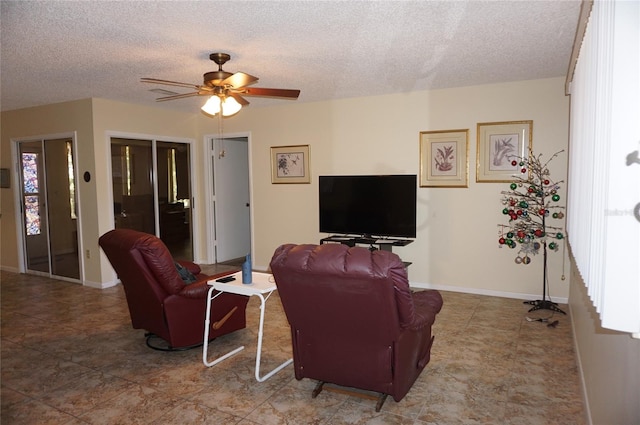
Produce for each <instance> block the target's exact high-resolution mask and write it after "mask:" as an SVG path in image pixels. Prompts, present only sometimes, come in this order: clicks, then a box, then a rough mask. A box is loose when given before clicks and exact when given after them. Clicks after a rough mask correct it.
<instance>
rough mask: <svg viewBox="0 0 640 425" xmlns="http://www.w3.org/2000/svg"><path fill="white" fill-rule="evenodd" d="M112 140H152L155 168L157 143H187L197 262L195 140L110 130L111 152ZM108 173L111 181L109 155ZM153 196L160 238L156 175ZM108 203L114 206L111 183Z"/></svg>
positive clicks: (108, 145) (192, 226) (198, 215)
mask: <svg viewBox="0 0 640 425" xmlns="http://www.w3.org/2000/svg"><path fill="white" fill-rule="evenodd" d="M112 138H118V139H134V140H150V141H151V146H152V150H151V155H152V161H153V164H154V167H155V164H156V161H157V157H156V154H157V152H156V143H157V142H171V143H185V144H188V145H189V153H190V154H189V168H190V173H189V178H190V184H191V223H190V224H191V232H192V235H191V244H192V249H193V257H194V261H195V256H196V253H197V252H199V247H200V244H201V241H200V239H201V238H200V226H199V224H198V223H199V221H200V220H199V217H200V214H199V213H198V208H197V207H196V208H194V206H195V205H196V203H195V202H196V193H199V188H198V179H196V178H195V174H196V161H195V156H196V149H195V143H196V141H195V139H190V138H188V137H170V136H159V135H153V134H143V133H129V132H122V131H111V130H108V131H106V132H105V143H106V146H107V147H108V150H109V152H111V139H112ZM107 167H108V168H107V171H108V173H109V174H108V177H109V178H110V179H111V178H113V164H112V163H111V155H108V160H107ZM152 184H153V196H154V200H155V202H156V205H154V210H156V211H155V213H156V214H155V217H154V220H155V229H156V236H158V237H160V223H159V220H160V217H159V214H158V211H157V206H158V205H157V202H158V180H157V178H156V176H155V175H154V179H153V182H152ZM107 198H108V199H107V201H108V202H109V205H110V206H113V185H112V184H111V182H110V183H109V184H108V185H107ZM111 211H113V208H112V209H111ZM110 220H111V229H115V227H116V223H115V217H114V215H113V212H112V213H111V217H110Z"/></svg>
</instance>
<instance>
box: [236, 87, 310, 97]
mask: <svg viewBox="0 0 640 425" xmlns="http://www.w3.org/2000/svg"><path fill="white" fill-rule="evenodd" d="M240 93H242V94H243V95H245V96H264V97H286V98H289V99H297V98H298V96H300V90H290V89H266V88H261V87H247V88H246V89H243V90H241V91H240Z"/></svg>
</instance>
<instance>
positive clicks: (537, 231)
mask: <svg viewBox="0 0 640 425" xmlns="http://www.w3.org/2000/svg"><path fill="white" fill-rule="evenodd" d="M534 235H536V236H537V237H540V236H542V230H540V229H536V231H535V232H534Z"/></svg>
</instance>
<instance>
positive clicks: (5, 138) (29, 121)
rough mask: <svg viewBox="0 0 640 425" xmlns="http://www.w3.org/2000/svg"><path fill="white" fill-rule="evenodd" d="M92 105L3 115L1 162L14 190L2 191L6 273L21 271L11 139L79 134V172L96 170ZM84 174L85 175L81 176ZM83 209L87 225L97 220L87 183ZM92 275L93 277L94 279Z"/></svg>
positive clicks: (81, 189)
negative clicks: (9, 174) (94, 165)
mask: <svg viewBox="0 0 640 425" xmlns="http://www.w3.org/2000/svg"><path fill="white" fill-rule="evenodd" d="M92 114H93V111H92V103H91V100H90V99H84V100H78V101H74V102H65V103H58V104H53V105H45V106H39V107H35V108H28V109H18V110H14V111H8V112H3V113H2V115H1V123H2V127H1V134H2V140H1V145H0V148H1V149H0V153H1V154H0V163H1V167H2V168H9V169H11V188H10V189H0V196H1V199H0V202H1V204H0V205H1V208H2V220H0V229H1V230H0V234H1V242H0V253H1V254H2V259H1V265H2V268H3V269H5V270H13V271H18V252H17V249H16V247H17V234H16V219H15V218H16V217H15V202H14V190H16V189H17V188H16V183H17V182H16V180H17V179H16V174H15V167H14V166H13V165H14V164H13V161H11V140H12V139H24V138H31V137H33V138H38V137H41V136H48V135H55V134H62V133H73V132H74V131H75V132H76V138H77V150H76V155H77V158H78V164H79V169H80V170H84V169H85V168H89V169H91V168H93V163H94V154H93V149H94V145H93V140H94V139H93V128H92V121H91V117H92ZM80 175H82V173H80ZM78 193H79V197H80V204H79V206H80V209H81V211H82V213H83V214H85V213H86V220H85V221H87V222H91V221H92V220H95V214H96V210H95V201H94V199H95V194H92V193H91V190H90V186H88V185H86V184H84V182H82V183H79V184H78ZM90 275H91V274H89V276H90Z"/></svg>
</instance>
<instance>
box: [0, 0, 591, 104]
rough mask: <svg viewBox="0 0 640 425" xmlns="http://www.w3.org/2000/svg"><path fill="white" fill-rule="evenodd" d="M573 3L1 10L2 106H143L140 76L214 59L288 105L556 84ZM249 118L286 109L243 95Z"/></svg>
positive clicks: (65, 5)
mask: <svg viewBox="0 0 640 425" xmlns="http://www.w3.org/2000/svg"><path fill="white" fill-rule="evenodd" d="M579 9H580V1H579V0H563V1H559V0H552V1H475V0H473V1H293V2H291V1H197V2H196V1H115V2H112V1H64V2H63V1H7V0H1V10H0V17H1V26H0V31H1V44H0V71H1V76H0V77H1V78H0V80H1V86H0V92H1V99H0V100H1V105H0V106H1V108H2V110H3V111H4V110H12V109H19V108H25V107H30V106H36V105H42V104H49V103H56V102H62V101H68V100H75V99H83V98H88V97H100V98H107V99H115V100H122V101H126V102H133V103H142V104H149V105H156V106H160V107H167V108H174V109H180V110H184V111H196V110H197V108H198V107H199V106H201V105H202V104H203V103H204V101H205V99H204V98H203V97H194V98H188V99H181V100H174V101H171V102H161V103H156V102H155V99H156V98H157V97H159V96H160V95H158V94H156V93H152V92H150V91H149V90H150V89H153V88H164V89H168V90H172V91H174V92H178V93H184V92H188V91H189V89H182V88H176V87H168V86H155V85H149V84H143V83H140V82H139V80H140V78H141V77H151V78H159V79H167V80H174V81H182V82H187V83H194V84H201V83H202V74H204V73H205V72H208V71H214V70H216V69H217V65H216V64H214V63H213V62H211V61H210V60H209V54H210V53H212V52H225V53H229V54H230V55H231V61H229V62H228V63H227V64H226V65H224V70H225V71H228V72H237V71H243V72H246V73H248V74H251V75H255V76H257V77H259V78H260V81H259V82H258V83H257V84H255V86H256V87H270V88H287V89H300V90H301V94H300V98H299V99H298V100H297V101H293V102H314V101H321V100H329V99H338V98H346V97H360V96H369V95H380V94H389V93H406V92H411V91H416V90H427V89H440V88H450V87H462V86H469V85H477V84H488V83H496V82H506V81H518V80H529V79H539V78H549V77H558V76H564V75H566V72H567V69H568V64H569V57H570V55H571V48H572V44H573V38H574V33H575V29H576V24H577V21H578V15H579ZM247 100H249V101H250V102H251V105H252V106H253V107H259V106H265V105H272V104H276V103H278V102H283V103H289V102H292V101H291V100H273V99H261V98H257V97H248V98H247Z"/></svg>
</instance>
